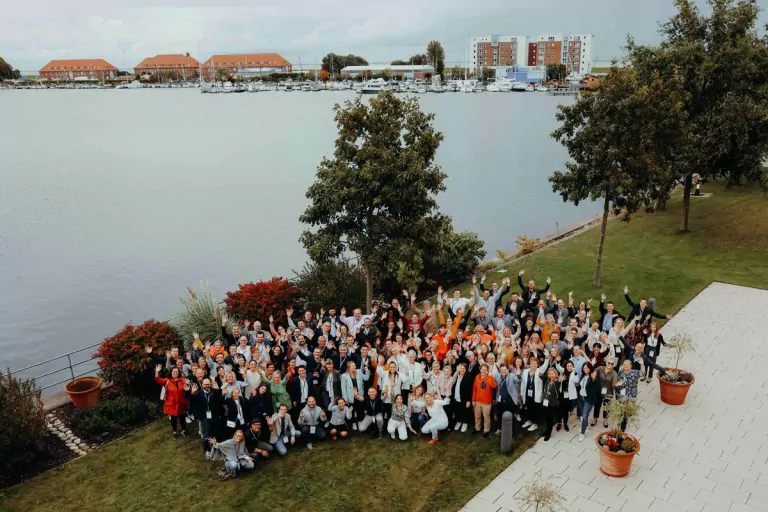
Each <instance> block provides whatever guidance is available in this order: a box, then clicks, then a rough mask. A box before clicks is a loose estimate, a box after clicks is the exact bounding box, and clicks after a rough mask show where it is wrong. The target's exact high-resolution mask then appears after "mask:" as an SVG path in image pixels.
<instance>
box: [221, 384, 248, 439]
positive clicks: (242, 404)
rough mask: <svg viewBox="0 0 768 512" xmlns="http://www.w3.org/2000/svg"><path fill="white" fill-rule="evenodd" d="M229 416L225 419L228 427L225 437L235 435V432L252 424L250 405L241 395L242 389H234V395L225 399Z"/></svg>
mask: <svg viewBox="0 0 768 512" xmlns="http://www.w3.org/2000/svg"><path fill="white" fill-rule="evenodd" d="M224 406H225V407H226V409H227V414H226V416H225V418H224V422H225V423H224V425H225V426H226V429H225V434H224V437H230V436H232V435H234V433H235V430H243V429H245V428H246V426H247V425H248V423H250V420H251V418H250V415H249V412H250V411H249V410H248V405H247V403H246V401H245V400H243V398H242V397H241V395H240V388H234V389H233V390H232V395H231V396H230V397H228V398H225V399H224Z"/></svg>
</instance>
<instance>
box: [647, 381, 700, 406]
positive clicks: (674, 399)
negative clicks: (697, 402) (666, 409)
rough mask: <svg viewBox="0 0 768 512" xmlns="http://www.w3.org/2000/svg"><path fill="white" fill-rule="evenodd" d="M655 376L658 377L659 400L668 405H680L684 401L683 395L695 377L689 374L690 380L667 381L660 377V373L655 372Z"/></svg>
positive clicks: (686, 393)
mask: <svg viewBox="0 0 768 512" xmlns="http://www.w3.org/2000/svg"><path fill="white" fill-rule="evenodd" d="M656 378H657V379H659V392H660V393H661V401H662V402H664V403H665V404H669V405H681V404H682V403H683V402H685V397H686V396H688V390H689V389H690V388H691V385H693V383H694V382H696V378H695V377H694V376H693V375H691V382H667V381H666V380H664V379H662V378H661V375H659V374H658V373H657V374H656Z"/></svg>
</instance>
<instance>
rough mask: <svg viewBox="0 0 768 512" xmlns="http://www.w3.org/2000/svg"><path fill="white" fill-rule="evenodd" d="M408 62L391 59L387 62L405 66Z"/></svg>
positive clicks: (391, 64)
mask: <svg viewBox="0 0 768 512" xmlns="http://www.w3.org/2000/svg"><path fill="white" fill-rule="evenodd" d="M408 64H409V63H408V61H405V60H393V61H392V62H390V63H389V65H390V66H407V65H408Z"/></svg>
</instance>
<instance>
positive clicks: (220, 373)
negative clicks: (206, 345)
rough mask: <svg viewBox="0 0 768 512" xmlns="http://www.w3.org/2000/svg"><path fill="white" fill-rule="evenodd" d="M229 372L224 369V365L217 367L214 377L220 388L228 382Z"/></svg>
mask: <svg viewBox="0 0 768 512" xmlns="http://www.w3.org/2000/svg"><path fill="white" fill-rule="evenodd" d="M226 377H227V372H226V370H225V369H224V366H217V367H216V376H215V377H214V378H213V380H214V381H216V385H217V386H219V389H222V388H223V387H224V385H225V384H226V383H227V378H226Z"/></svg>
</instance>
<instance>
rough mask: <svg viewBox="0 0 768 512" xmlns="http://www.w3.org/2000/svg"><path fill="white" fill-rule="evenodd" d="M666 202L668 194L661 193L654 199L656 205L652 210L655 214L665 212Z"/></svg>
mask: <svg viewBox="0 0 768 512" xmlns="http://www.w3.org/2000/svg"><path fill="white" fill-rule="evenodd" d="M668 200H669V192H666V193H663V194H662V195H660V196H659V197H658V198H657V199H656V205H655V206H654V208H653V209H654V210H655V211H657V212H665V211H667V201H668Z"/></svg>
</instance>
